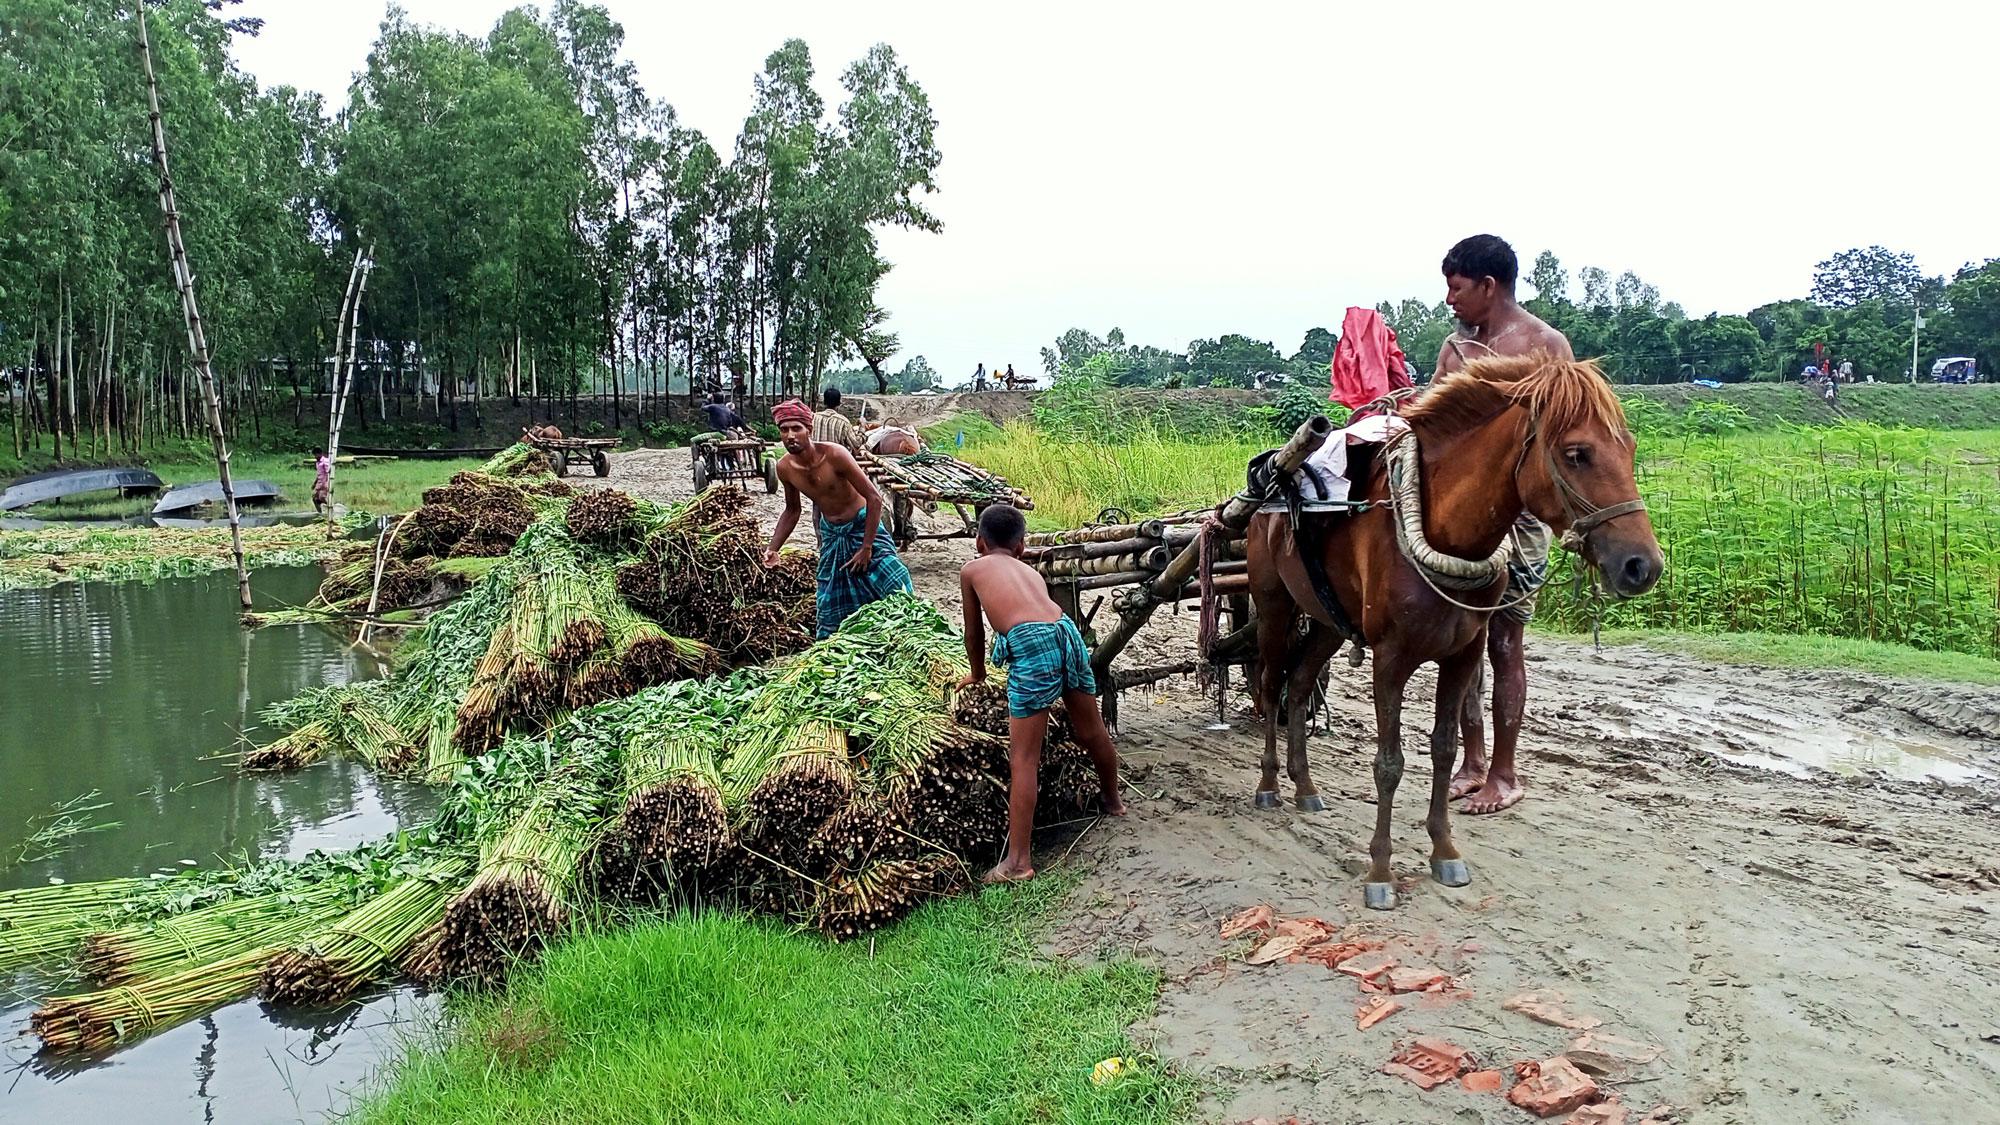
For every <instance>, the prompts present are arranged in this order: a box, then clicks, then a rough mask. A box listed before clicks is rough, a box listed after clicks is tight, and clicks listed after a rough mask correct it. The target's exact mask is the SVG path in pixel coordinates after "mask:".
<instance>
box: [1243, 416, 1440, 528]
mask: <svg viewBox="0 0 2000 1125" xmlns="http://www.w3.org/2000/svg"><path fill="white" fill-rule="evenodd" d="M1409 428H1410V427H1409V424H1408V423H1406V422H1404V421H1403V420H1402V419H1401V418H1398V417H1396V416H1395V415H1393V414H1371V415H1369V416H1368V417H1366V418H1363V419H1361V420H1360V421H1359V422H1356V423H1354V424H1353V425H1351V426H1349V427H1347V428H1346V429H1344V430H1339V431H1337V432H1335V433H1332V434H1329V435H1327V439H1326V444H1324V445H1322V446H1320V447H1319V449H1317V450H1316V451H1314V453H1313V455H1312V456H1311V457H1308V458H1306V463H1305V464H1304V465H1301V466H1299V470H1298V472H1297V473H1295V474H1293V477H1292V480H1293V484H1294V486H1295V487H1296V488H1297V490H1298V495H1299V510H1300V511H1301V512H1322V513H1324V512H1344V511H1346V510H1347V508H1348V506H1349V504H1350V503H1352V501H1351V499H1350V496H1349V493H1351V492H1352V491H1353V488H1354V482H1353V481H1351V480H1349V479H1348V476H1347V468H1348V464H1347V447H1348V446H1350V445H1363V444H1369V445H1381V444H1384V443H1386V442H1387V441H1388V440H1389V439H1390V438H1392V437H1394V436H1396V435H1397V434H1399V433H1402V432H1404V431H1406V430H1408V429H1409ZM1269 456H1270V455H1269V454H1266V455H1264V457H1262V458H1259V459H1258V461H1256V462H1253V463H1252V464H1253V469H1252V474H1251V475H1252V480H1253V487H1254V483H1255V481H1256V478H1257V476H1258V471H1259V470H1262V471H1264V472H1268V471H1269V470H1268V467H1267V464H1266V459H1267V458H1268V457H1269ZM1263 495H1264V496H1265V497H1266V499H1265V501H1264V504H1263V506H1262V507H1260V508H1259V509H1258V511H1260V512H1289V511H1291V510H1292V509H1291V504H1290V502H1289V500H1288V498H1287V497H1286V496H1285V495H1284V492H1283V490H1269V491H1265V492H1264V493H1263Z"/></svg>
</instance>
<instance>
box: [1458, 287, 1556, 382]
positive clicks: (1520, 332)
mask: <svg viewBox="0 0 2000 1125" xmlns="http://www.w3.org/2000/svg"><path fill="white" fill-rule="evenodd" d="M1535 352H1544V353H1546V354H1548V355H1551V356H1554V357H1555V358H1557V359H1575V358H1576V354H1575V353H1574V352H1572V351H1570V347H1569V338H1568V337H1566V336H1564V335H1563V334H1562V333H1561V332H1558V331H1556V330H1555V329H1554V328H1551V327H1550V326H1549V325H1548V323H1547V322H1545V321H1543V320H1542V318H1541V317H1538V316H1536V315H1535V314H1534V313H1531V312H1529V311H1528V310H1527V309H1524V308H1522V307H1521V306H1520V305H1518V304H1509V305H1507V306H1506V307H1504V308H1501V309H1498V310H1496V311H1495V312H1494V314H1493V316H1492V317H1491V318H1490V319H1489V320H1488V321H1487V323H1486V324H1483V325H1478V326H1475V327H1471V328H1470V329H1460V330H1459V331H1457V332H1453V333H1452V334H1451V335H1449V336H1447V337H1445V341H1444V346H1443V347H1441V348H1439V349H1438V359H1437V373H1438V374H1439V375H1449V374H1451V373H1452V372H1454V371H1458V370H1462V369H1463V368H1464V367H1465V365H1466V364H1467V363H1469V362H1471V361H1472V360H1475V359H1478V358H1480V357H1481V356H1490V355H1530V354H1532V353H1535Z"/></svg>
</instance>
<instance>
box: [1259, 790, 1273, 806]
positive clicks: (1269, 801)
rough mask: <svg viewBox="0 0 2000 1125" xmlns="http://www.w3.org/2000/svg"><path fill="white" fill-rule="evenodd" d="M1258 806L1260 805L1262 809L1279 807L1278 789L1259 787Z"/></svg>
mask: <svg viewBox="0 0 2000 1125" xmlns="http://www.w3.org/2000/svg"><path fill="white" fill-rule="evenodd" d="M1257 807H1258V808H1260V809H1275V808H1277V807H1278V791H1277V790H1275V789H1271V790H1265V789H1259V790H1257Z"/></svg>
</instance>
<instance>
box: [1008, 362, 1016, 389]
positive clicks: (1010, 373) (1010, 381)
mask: <svg viewBox="0 0 2000 1125" xmlns="http://www.w3.org/2000/svg"><path fill="white" fill-rule="evenodd" d="M1014 381H1015V380H1014V365H1013V364H1011V363H1010V364H1008V365H1007V385H1008V386H1010V387H1011V386H1013V385H1014Z"/></svg>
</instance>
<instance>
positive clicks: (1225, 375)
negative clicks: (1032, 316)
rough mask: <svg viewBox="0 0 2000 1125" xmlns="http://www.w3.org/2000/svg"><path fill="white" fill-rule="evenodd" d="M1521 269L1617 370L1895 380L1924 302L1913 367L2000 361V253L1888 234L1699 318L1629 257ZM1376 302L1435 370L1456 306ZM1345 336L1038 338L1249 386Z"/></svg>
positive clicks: (1081, 355)
mask: <svg viewBox="0 0 2000 1125" xmlns="http://www.w3.org/2000/svg"><path fill="white" fill-rule="evenodd" d="M1521 281H1522V284H1521V286H1520V289H1521V292H1522V294H1523V296H1524V297H1525V299H1524V300H1523V302H1522V303H1523V304H1524V305H1525V306H1526V307H1527V308H1528V309H1529V310H1530V311H1531V312H1533V313H1534V314H1535V315H1537V316H1539V317H1541V318H1542V319H1543V320H1546V321H1548V322H1549V323H1550V324H1552V325H1554V326H1555V327H1556V328H1558V329H1560V330H1561V331H1562V332H1563V334H1564V335H1566V336H1568V337H1569V339H1570V343H1571V345H1572V346H1573V347H1574V348H1575V350H1576V354H1577V355H1579V356H1586V357H1588V356H1595V357H1599V358H1601V359H1602V360H1603V362H1604V367H1605V371H1606V372H1607V373H1608V374H1609V376H1610V377H1611V378H1612V379H1613V380H1615V381H1618V382H1624V383H1675V382H1684V381H1687V380H1690V379H1714V380H1717V381H1720V382H1726V383H1728V382H1744V381H1750V380H1781V379H1788V378H1797V377H1798V375H1799V372H1800V371H1801V370H1802V369H1803V368H1804V366H1805V364H1806V363H1808V362H1810V361H1812V360H1813V359H1815V358H1817V357H1818V356H1820V355H1822V354H1824V355H1825V356H1826V357H1827V358H1829V359H1832V360H1841V359H1845V360H1850V361H1852V362H1853V364H1854V369H1855V377H1856V378H1867V377H1869V376H1872V377H1873V378H1875V379H1876V381H1878V382H1882V381H1891V382H1894V381H1901V380H1903V379H1905V378H1907V376H1908V371H1909V367H1910V343H1911V340H1910V335H1911V329H1912V328H1913V327H1914V324H1913V319H1914V317H1915V316H1916V312H1917V310H1918V309H1919V308H1921V309H1922V311H1923V317H1924V325H1923V327H1922V329H1921V330H1920V332H1919V339H1918V343H1919V345H1920V352H1921V358H1920V360H1919V364H1918V366H1919V370H1918V371H1917V373H1916V375H1917V379H1918V380H1919V381H1927V380H1928V379H1929V376H1930V367H1929V364H1930V361H1931V360H1932V359H1935V358H1937V357H1940V356H1972V357H1975V358H1977V359H1978V360H1979V366H1980V368H1981V370H1983V371H1989V372H1990V371H1994V370H1996V369H2000V367H1996V365H2000V258H1996V259H1990V260H1988V261H1986V262H1984V263H1980V264H1969V265H1966V266H1965V267H1963V268H1962V269H1960V270H1958V271H1957V272H1956V273H1955V274H1954V275H1953V276H1951V277H1949V278H1945V277H1931V276H1926V275H1924V274H1923V273H1922V272H1921V271H1920V270H1918V269H1917V266H1916V261H1915V259H1914V257H1913V256H1912V255H1910V254H1906V253H1898V252H1895V251H1891V250H1886V249H1884V248H1882V247H1880V246H1870V247H1865V248H1857V249H1853V250H1846V251H1843V252H1841V253H1839V254H1835V255H1833V256H1832V257H1830V258H1828V259H1827V260H1826V261H1823V262H1821V263H1819V264H1818V266H1817V267H1816V268H1815V269H1814V271H1813V288H1812V294H1811V296H1809V297H1805V298H1798V299H1794V300H1786V301H1774V302H1771V303H1769V304H1765V305H1760V306H1758V307H1757V308H1754V309H1751V310H1750V311H1749V312H1747V313H1744V314H1742V315H1729V314H1721V313H1711V314H1709V315H1708V316H1705V317H1700V318H1695V317H1690V316H1689V315H1688V314H1687V312H1686V311H1685V310H1684V309H1683V308H1682V307H1681V306H1680V305H1679V304H1677V303H1675V302H1673V301H1663V300H1662V299H1661V297H1660V291H1659V290H1658V289H1657V288H1656V287H1654V286H1652V285H1650V284H1648V283H1647V282H1646V281H1644V280H1643V279H1641V278H1640V277H1639V276H1638V275H1637V274H1635V273H1632V272H1630V271H1627V272H1624V273H1621V274H1619V275H1618V276H1616V277H1613V276H1612V275H1611V274H1610V273H1609V272H1608V271H1606V270H1603V269H1599V268H1596V267H1586V268H1584V269H1581V270H1578V271H1577V273H1576V277H1575V280H1574V283H1573V282H1572V279H1571V276H1570V273H1569V271H1568V270H1567V269H1566V268H1565V267H1564V266H1563V264H1562V261H1561V259H1559V258H1557V257H1556V255H1555V254H1554V253H1552V252H1550V251H1547V250H1544V251H1542V252H1541V254H1539V255H1538V256H1537V257H1536V259H1535V262H1534V265H1533V267H1532V269H1530V270H1529V272H1528V274H1527V276H1525V277H1523V278H1522V279H1521ZM1440 287H1442V286H1440ZM1376 311H1377V312H1380V313H1381V314H1382V318H1383V320H1385V321H1386V322H1388V324H1389V326H1390V327H1391V328H1393V329H1395V331H1396V338H1397V340H1398V342H1399V343H1400V344H1401V346H1402V348H1403V351H1404V354H1406V355H1407V356H1408V357H1409V358H1410V361H1411V362H1412V363H1413V364H1414V365H1415V366H1416V367H1417V369H1418V370H1419V371H1420V372H1428V371H1429V370H1430V369H1431V367H1432V365H1433V363H1434V361H1435V360H1436V358H1437V354H1438V349H1439V348H1440V347H1442V346H1443V344H1444V340H1445V337H1446V336H1447V335H1449V334H1450V332H1451V330H1452V328H1453V327H1454V320H1453V317H1452V315H1451V310H1450V309H1449V308H1447V307H1446V306H1445V304H1444V302H1442V301H1439V302H1437V303H1435V304H1432V303H1429V302H1427V301H1424V300H1422V299H1419V298H1415V297H1410V298H1405V299H1404V300H1402V301H1394V302H1392V301H1384V302H1382V303H1381V304H1379V305H1377V306H1376ZM1337 343H1338V337H1337V336H1336V334H1335V333H1334V332H1332V331H1330V330H1328V329H1326V328H1323V327H1315V328H1312V329H1310V330H1308V331H1307V332H1306V334H1305V337H1304V338H1303V339H1302V340H1301V341H1300V343H1299V346H1298V347H1297V349H1295V350H1294V351H1293V352H1292V353H1291V354H1290V355H1289V356H1287V355H1285V354H1283V353H1282V352H1281V351H1280V350H1279V349H1278V347H1277V346H1276V344H1275V343H1274V342H1272V341H1267V340H1258V339H1255V338H1252V337H1249V336H1243V335H1233V334H1232V335H1225V336H1220V337H1217V338H1215V339H1205V340H1195V341H1193V342H1192V343H1190V344H1189V345H1188V347H1187V350H1186V351H1184V352H1173V351H1167V350H1164V349H1161V348H1157V347H1152V346H1150V345H1136V344H1132V343H1129V342H1128V341H1127V340H1126V339H1125V335H1124V333H1123V332H1121V331H1119V330H1118V329H1116V328H1114V329H1112V330H1111V331H1110V332H1109V333H1107V334H1106V335H1104V336H1102V337H1099V336H1097V335H1094V334H1093V333H1091V332H1089V331H1086V330H1085V329H1081V328H1072V329H1070V330H1069V331H1067V332H1064V333H1063V334H1062V335H1061V336H1060V337H1058V338H1057V339H1056V341H1055V343H1054V344H1053V345H1052V346H1050V347H1045V348H1043V349H1042V367H1043V369H1044V370H1045V371H1046V372H1047V374H1048V375H1049V376H1050V377H1051V378H1055V377H1057V376H1059V375H1062V374H1064V373H1067V372H1075V371H1081V370H1083V369H1084V368H1085V366H1086V365H1089V366H1090V368H1091V370H1092V373H1093V375H1094V376H1096V377H1102V378H1107V379H1108V380H1109V381H1110V382H1113V383H1115V384H1118V385H1122V386H1225V387H1227V386H1235V387H1245V386H1252V385H1254V384H1255V383H1256V382H1257V380H1258V377H1259V376H1260V375H1261V376H1270V375H1282V376H1285V377H1287V378H1299V377H1306V378H1320V377H1323V376H1324V374H1325V372H1326V369H1327V365H1328V364H1329V363H1330V362H1331V360H1332V358H1333V350H1334V347H1335V345H1336V344H1337ZM1815 344H1818V345H1821V347H1822V348H1823V349H1824V351H1823V352H1821V351H1818V350H1816V349H1815V347H1814V345H1815Z"/></svg>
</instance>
